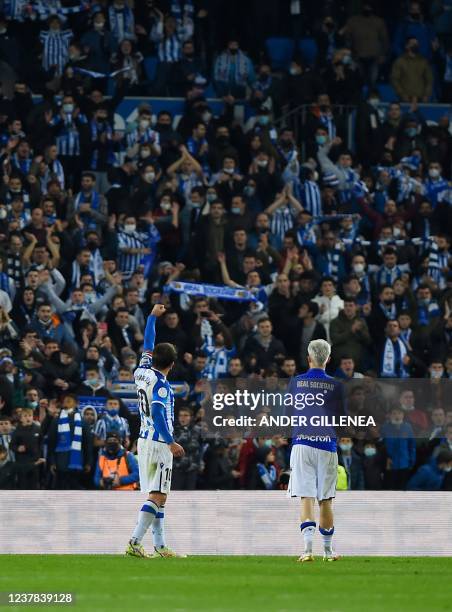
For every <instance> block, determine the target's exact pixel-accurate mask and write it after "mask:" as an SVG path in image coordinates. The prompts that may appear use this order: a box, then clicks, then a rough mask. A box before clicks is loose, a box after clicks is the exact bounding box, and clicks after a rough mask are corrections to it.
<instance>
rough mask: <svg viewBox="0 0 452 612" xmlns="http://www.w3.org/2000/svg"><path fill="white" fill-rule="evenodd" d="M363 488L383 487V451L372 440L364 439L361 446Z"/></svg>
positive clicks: (374, 488)
mask: <svg viewBox="0 0 452 612" xmlns="http://www.w3.org/2000/svg"><path fill="white" fill-rule="evenodd" d="M363 455H364V456H363V458H362V464H363V472H364V488H365V489H366V490H371V491H379V490H381V489H382V488H383V475H384V471H385V457H384V453H383V452H382V451H381V450H380V449H379V448H378V447H377V445H376V444H375V442H373V441H372V440H366V441H365V442H364V448H363Z"/></svg>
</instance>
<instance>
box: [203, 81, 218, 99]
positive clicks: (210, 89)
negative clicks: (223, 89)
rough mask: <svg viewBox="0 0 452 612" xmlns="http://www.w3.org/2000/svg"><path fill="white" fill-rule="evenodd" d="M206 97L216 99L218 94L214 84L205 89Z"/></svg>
mask: <svg viewBox="0 0 452 612" xmlns="http://www.w3.org/2000/svg"><path fill="white" fill-rule="evenodd" d="M204 96H205V97H206V98H216V97H217V92H216V91H215V89H214V86H213V85H212V83H209V85H207V87H206V88H205V90H204Z"/></svg>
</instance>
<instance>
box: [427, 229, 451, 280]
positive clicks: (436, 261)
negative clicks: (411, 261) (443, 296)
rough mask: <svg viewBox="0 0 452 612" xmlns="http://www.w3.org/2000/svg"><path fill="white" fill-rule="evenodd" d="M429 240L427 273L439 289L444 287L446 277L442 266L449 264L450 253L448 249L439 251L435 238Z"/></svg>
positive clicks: (445, 266)
mask: <svg viewBox="0 0 452 612" xmlns="http://www.w3.org/2000/svg"><path fill="white" fill-rule="evenodd" d="M429 242H430V251H429V255H428V274H429V276H430V277H431V278H432V279H433V280H434V281H435V283H437V285H438V287H439V288H440V289H444V288H445V287H446V279H445V277H444V274H443V268H447V266H448V265H449V258H450V257H451V254H450V253H449V252H448V251H446V252H445V253H442V252H440V251H439V249H438V245H437V244H436V241H435V240H430V241H429Z"/></svg>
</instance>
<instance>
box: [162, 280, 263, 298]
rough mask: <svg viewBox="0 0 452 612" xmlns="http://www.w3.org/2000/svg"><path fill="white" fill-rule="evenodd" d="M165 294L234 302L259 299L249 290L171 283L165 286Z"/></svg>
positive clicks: (222, 286)
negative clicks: (182, 294) (172, 292)
mask: <svg viewBox="0 0 452 612" xmlns="http://www.w3.org/2000/svg"><path fill="white" fill-rule="evenodd" d="M164 290H165V292H170V291H175V292H176V293H186V294H187V295H202V296H205V297H212V298H217V299H221V300H232V301H234V302H256V301H257V298H256V297H255V296H254V295H253V293H252V292H251V291H250V290H249V289H245V288H243V289H242V288H239V287H238V288H233V287H227V286H226V285H207V284H200V283H184V282H181V281H171V282H170V283H168V284H167V285H165V289H164Z"/></svg>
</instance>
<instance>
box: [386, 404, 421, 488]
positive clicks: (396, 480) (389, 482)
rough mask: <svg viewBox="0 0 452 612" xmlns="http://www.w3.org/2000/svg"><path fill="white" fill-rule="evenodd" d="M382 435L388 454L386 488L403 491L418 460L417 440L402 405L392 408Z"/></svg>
mask: <svg viewBox="0 0 452 612" xmlns="http://www.w3.org/2000/svg"><path fill="white" fill-rule="evenodd" d="M381 437H382V438H383V443H384V447H385V450H386V454H387V459H386V472H385V488H386V489H391V490H396V491H403V490H404V489H405V487H406V483H407V481H408V479H409V477H410V473H411V470H412V469H413V467H414V465H415V462H416V440H415V439H414V433H413V429H412V427H411V425H410V424H409V423H405V422H404V412H403V410H402V409H401V408H400V407H398V406H395V407H394V408H392V409H391V411H390V413H389V421H388V422H386V423H384V425H383V426H382V427H381Z"/></svg>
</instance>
